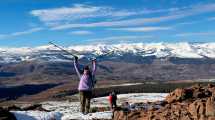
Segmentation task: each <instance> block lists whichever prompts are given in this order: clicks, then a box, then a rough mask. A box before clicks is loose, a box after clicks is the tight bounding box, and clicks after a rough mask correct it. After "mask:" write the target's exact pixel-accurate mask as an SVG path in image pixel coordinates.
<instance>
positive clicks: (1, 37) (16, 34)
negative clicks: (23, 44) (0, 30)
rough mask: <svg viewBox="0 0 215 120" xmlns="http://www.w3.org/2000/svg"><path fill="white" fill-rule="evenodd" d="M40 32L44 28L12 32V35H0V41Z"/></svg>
mask: <svg viewBox="0 0 215 120" xmlns="http://www.w3.org/2000/svg"><path fill="white" fill-rule="evenodd" d="M41 30H44V28H42V27H37V28H31V29H29V30H26V31H21V32H14V33H9V34H0V39H3V38H7V37H13V36H21V35H27V34H31V33H34V32H38V31H41Z"/></svg>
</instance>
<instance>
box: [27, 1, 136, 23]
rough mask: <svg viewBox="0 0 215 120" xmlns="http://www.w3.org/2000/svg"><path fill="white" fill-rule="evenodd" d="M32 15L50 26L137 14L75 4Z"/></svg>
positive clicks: (44, 10) (35, 11) (36, 11)
mask: <svg viewBox="0 0 215 120" xmlns="http://www.w3.org/2000/svg"><path fill="white" fill-rule="evenodd" d="M30 14H31V15H33V16H36V17H38V18H39V19H40V20H41V21H42V22H45V23H46V24H50V23H52V22H65V21H66V22H68V21H74V20H80V19H83V18H95V17H124V16H130V15H135V14H137V13H136V12H133V11H127V10H115V9H113V8H111V7H106V6H101V7H98V6H90V5H84V4H75V5H74V6H72V7H61V8H53V9H41V10H32V11H31V12H30Z"/></svg>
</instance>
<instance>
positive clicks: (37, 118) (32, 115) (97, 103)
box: [12, 93, 167, 120]
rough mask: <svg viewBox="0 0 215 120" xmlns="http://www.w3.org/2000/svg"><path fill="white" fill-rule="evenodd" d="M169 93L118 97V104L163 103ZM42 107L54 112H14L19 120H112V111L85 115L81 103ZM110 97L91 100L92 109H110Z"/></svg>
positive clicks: (65, 102)
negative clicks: (81, 109) (81, 110)
mask: <svg viewBox="0 0 215 120" xmlns="http://www.w3.org/2000/svg"><path fill="white" fill-rule="evenodd" d="M166 96H167V93H132V94H120V95H118V101H117V104H118V105H121V104H122V103H124V102H129V103H130V104H133V103H136V102H145V103H147V102H154V101H162V100H164V98H165V97H166ZM42 105H43V106H42V107H43V108H45V109H47V110H50V111H52V112H40V111H12V113H13V114H15V116H16V118H17V120H53V119H55V120H70V119H72V120H92V119H112V112H111V111H103V112H95V113H90V114H87V115H83V114H82V113H81V112H80V103H79V102H69V101H47V102H43V103H42ZM108 106H109V103H108V97H107V96H106V97H100V98H94V99H92V100H91V107H108Z"/></svg>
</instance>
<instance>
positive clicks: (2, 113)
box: [0, 107, 16, 120]
mask: <svg viewBox="0 0 215 120" xmlns="http://www.w3.org/2000/svg"><path fill="white" fill-rule="evenodd" d="M0 120H16V117H15V116H14V115H13V114H12V113H10V112H9V111H8V110H5V109H3V108H1V107H0Z"/></svg>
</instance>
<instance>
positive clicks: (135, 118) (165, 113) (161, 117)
mask: <svg viewBox="0 0 215 120" xmlns="http://www.w3.org/2000/svg"><path fill="white" fill-rule="evenodd" d="M160 105H161V106H160V108H155V107H151V108H149V109H147V110H146V109H141V110H125V109H123V108H121V109H120V110H116V111H115V112H114V118H113V119H114V120H214V119H215V85H211V84H209V85H208V86H201V85H194V86H192V87H189V88H185V89H180V88H178V89H176V90H175V91H173V92H171V93H170V94H169V95H168V96H167V97H166V99H165V100H164V101H163V102H162V104H160Z"/></svg>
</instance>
